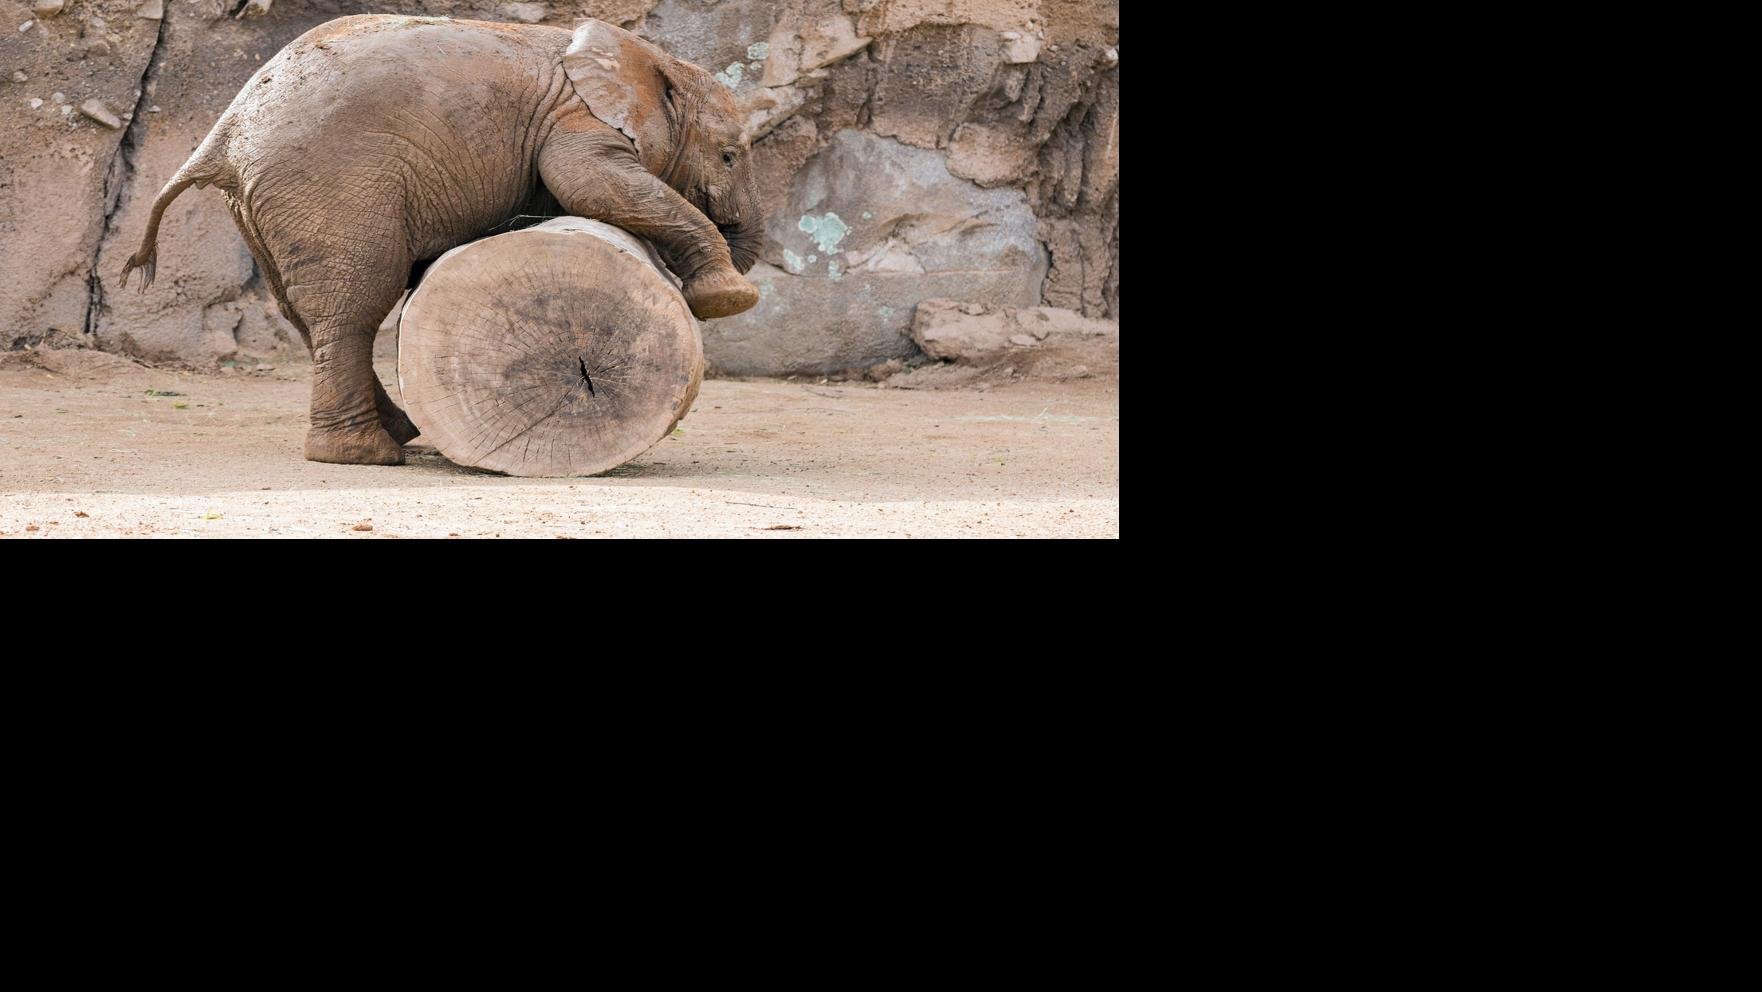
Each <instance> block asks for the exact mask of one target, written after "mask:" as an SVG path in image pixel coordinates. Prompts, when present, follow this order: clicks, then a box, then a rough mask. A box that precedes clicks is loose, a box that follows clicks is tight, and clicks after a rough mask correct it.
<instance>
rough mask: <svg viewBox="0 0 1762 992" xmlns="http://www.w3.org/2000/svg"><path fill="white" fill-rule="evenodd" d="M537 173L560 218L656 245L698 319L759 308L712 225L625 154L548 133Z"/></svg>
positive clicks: (603, 143)
mask: <svg viewBox="0 0 1762 992" xmlns="http://www.w3.org/2000/svg"><path fill="white" fill-rule="evenodd" d="M539 172H540V174H541V175H542V176H543V177H544V181H545V185H546V186H547V187H548V188H549V189H550V191H551V192H552V193H553V194H555V195H556V197H557V202H558V203H559V204H560V205H561V206H562V207H563V209H564V210H567V211H568V212H569V213H571V214H574V215H575V216H577V217H590V218H592V219H594V220H602V221H605V222H606V223H608V224H612V225H615V226H617V227H621V228H624V229H625V230H626V231H629V232H630V233H632V234H635V235H637V236H638V237H642V238H647V239H648V240H649V241H650V242H651V243H652V244H654V246H655V250H656V251H658V252H659V253H660V255H661V259H662V260H663V261H665V262H666V263H667V267H668V268H669V269H672V270H673V272H674V274H676V275H678V276H679V278H680V279H681V280H682V281H683V283H684V285H683V286H682V287H681V289H680V292H681V293H683V294H684V296H685V302H686V304H687V305H689V306H690V307H691V312H692V313H693V314H695V315H696V316H697V317H698V318H700V319H704V320H708V319H710V318H712V317H727V316H730V315H732V314H737V313H740V312H742V311H744V310H749V309H751V308H752V306H753V305H754V304H756V303H758V302H759V291H758V289H757V288H756V287H754V286H753V284H752V283H750V282H747V281H746V278H745V277H744V276H742V275H741V274H740V272H739V271H737V270H736V269H735V268H734V259H733V258H732V257H731V256H730V255H729V252H728V242H726V241H724V240H723V239H722V233H721V232H720V231H718V230H716V225H714V224H712V223H710V219H709V218H708V217H705V216H704V215H703V214H702V213H701V212H700V211H699V210H698V209H697V208H696V207H694V206H692V205H691V203H690V202H689V201H687V200H686V199H685V198H684V197H683V196H680V195H679V194H678V193H677V192H675V191H674V190H673V188H672V187H670V186H668V185H667V184H666V183H664V182H662V181H661V180H659V179H657V178H656V177H655V176H653V175H651V174H650V173H648V172H647V171H645V170H644V169H643V168H642V166H641V164H640V163H639V162H638V161H637V159H636V156H635V155H634V154H631V153H630V151H629V148H628V146H626V147H624V148H619V147H617V146H616V144H615V143H613V142H610V141H608V139H606V138H604V137H602V136H599V135H594V134H580V133H553V134H552V136H551V139H550V140H549V141H547V142H546V144H545V148H544V151H543V152H541V153H540V155H539Z"/></svg>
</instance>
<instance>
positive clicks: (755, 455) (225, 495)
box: [0, 351, 1120, 538]
mask: <svg viewBox="0 0 1762 992" xmlns="http://www.w3.org/2000/svg"><path fill="white" fill-rule="evenodd" d="M380 374H381V377H382V378H383V379H384V380H385V381H386V382H387V383H388V384H393V386H394V387H395V383H396V376H395V374H394V370H393V367H392V366H391V365H389V364H386V363H384V362H382V363H381V366H380ZM309 381H310V366H305V365H290V366H284V367H282V368H278V369H276V370H274V371H271V372H267V373H265V372H261V371H258V372H246V371H235V372H230V373H225V374H207V373H194V372H179V371H171V370H166V369H154V368H147V367H144V366H140V365H137V364H135V363H133V362H129V361H127V360H125V359H122V358H118V357H116V356H112V355H105V354H101V353H97V352H88V351H62V352H22V353H21V352H13V353H9V354H6V355H3V356H0V537H5V538H19V537H116V536H129V537H342V538H380V537H404V538H410V537H432V538H450V537H459V538H475V537H539V538H553V537H568V538H586V537H914V538H924V537H1118V536H1119V530H1120V524H1119V437H1120V433H1119V387H1118V383H1117V382H1116V381H1109V380H1079V381H1075V382H1066V383H1058V384H1050V383H1024V384H1019V385H1010V386H1002V387H999V388H996V389H992V390H990V391H985V392H981V391H944V392H921V391H908V390H900V389H877V388H876V387H875V386H874V385H873V384H868V383H864V384H860V385H859V384H837V383H827V384H822V383H817V382H778V381H755V382H737V381H728V380H711V381H708V382H705V383H704V385H703V389H702V391H701V392H700V393H699V394H698V400H697V405H696V406H694V407H693V408H692V411H691V413H690V414H689V415H688V416H687V417H686V418H685V420H684V421H683V422H681V424H680V429H679V430H678V431H677V432H676V433H675V434H674V435H673V436H671V437H669V438H667V439H666V440H665V441H662V442H661V443H660V444H658V445H656V446H655V447H654V448H653V449H651V450H650V451H649V452H648V453H647V454H644V455H643V456H641V457H639V458H637V459H636V460H635V461H632V462H630V463H628V464H626V465H624V466H623V467H621V468H619V469H615V470H613V471H612V472H610V473H607V474H605V475H601V476H596V477H593V478H582V479H515V478H508V477H505V476H499V475H493V474H489V473H484V472H479V471H476V470H472V469H466V468H461V467H459V466H457V465H454V464H452V463H451V462H449V461H447V460H446V459H445V458H443V457H441V456H440V455H439V454H438V453H436V452H435V451H434V450H433V449H432V448H429V447H426V446H424V445H423V444H422V442H421V440H420V439H418V440H417V441H416V442H415V443H414V444H413V445H412V446H411V447H410V448H408V449H407V452H408V464H405V465H402V466H396V467H374V466H357V465H323V464H318V463H315V462H308V461H305V460H304V459H303V458H301V455H300V450H301V441H302V438H303V437H304V434H305V429H306V399H307V392H308V386H309ZM393 394H394V395H396V390H395V388H393Z"/></svg>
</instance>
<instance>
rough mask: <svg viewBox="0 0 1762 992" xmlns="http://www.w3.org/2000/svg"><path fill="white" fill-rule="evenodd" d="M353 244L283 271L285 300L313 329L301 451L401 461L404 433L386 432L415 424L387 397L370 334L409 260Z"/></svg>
mask: <svg viewBox="0 0 1762 992" xmlns="http://www.w3.org/2000/svg"><path fill="white" fill-rule="evenodd" d="M339 244H340V242H339ZM352 249H353V246H351V248H344V249H341V250H335V251H334V252H333V253H330V254H326V255H323V256H320V257H318V258H317V259H312V260H304V259H303V260H302V261H303V262H304V263H305V264H301V265H297V266H290V267H289V269H290V271H288V272H286V273H285V275H286V277H287V280H288V299H289V302H290V303H292V304H293V306H294V308H295V309H296V310H297V311H299V313H300V316H301V318H302V320H303V322H304V323H305V324H306V326H307V327H308V328H309V329H310V331H311V334H312V407H311V422H310V425H309V427H308V429H307V431H306V458H307V459H308V460H310V461H315V462H338V463H342V464H345V465H402V464H403V463H404V449H403V445H402V444H401V443H400V442H401V441H406V440H409V437H403V438H400V437H396V436H394V434H393V433H392V431H398V432H399V433H405V432H406V431H407V433H408V434H409V435H410V436H414V435H415V428H414V427H413V426H410V425H409V421H408V420H407V419H406V418H404V417H403V412H402V411H400V410H398V409H397V405H396V404H394V403H392V402H391V398H390V397H389V396H387V395H386V393H385V388H384V387H383V386H382V385H380V382H379V376H378V374H377V373H375V372H374V371H373V338H374V332H375V331H376V330H377V329H378V328H379V324H380V321H382V320H384V319H385V315H386V314H387V313H388V312H390V310H391V307H392V304H394V303H396V302H397V298H398V295H399V294H400V293H402V292H403V288H404V287H403V274H404V273H405V272H408V271H409V263H408V262H407V261H406V262H404V263H403V265H402V266H400V265H398V264H397V263H398V261H399V260H398V259H396V258H393V259H391V260H390V262H389V263H388V262H387V261H386V259H384V258H383V257H375V256H374V255H371V254H369V253H367V252H365V251H360V250H358V249H353V250H352ZM381 254H382V255H383V254H384V253H383V252H382V253H381ZM393 254H395V252H394V253H393ZM388 406H389V408H390V409H389V411H388V410H387V409H385V408H386V407H388ZM394 414H395V416H394Z"/></svg>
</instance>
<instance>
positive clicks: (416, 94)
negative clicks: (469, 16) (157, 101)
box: [227, 14, 569, 255]
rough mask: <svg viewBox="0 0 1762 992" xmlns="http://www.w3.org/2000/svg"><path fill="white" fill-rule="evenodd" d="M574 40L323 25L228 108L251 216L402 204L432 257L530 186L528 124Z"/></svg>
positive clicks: (478, 28)
mask: <svg viewBox="0 0 1762 992" xmlns="http://www.w3.org/2000/svg"><path fill="white" fill-rule="evenodd" d="M568 39H569V32H567V31H564V30H563V29H561V28H539V27H538V26H535V25H507V24H492V23H488V22H482V21H457V20H452V19H450V18H440V17H401V16H391V15H381V14H364V15H356V16H351V17H340V18H337V19H335V20H332V21H327V22H325V23H324V24H321V25H319V26H318V27H315V28H313V29H312V30H310V31H308V32H306V33H305V34H303V35H301V36H300V37H298V38H296V39H294V41H292V42H290V43H289V44H288V45H287V47H285V48H283V49H282V50H281V51H280V52H278V53H277V54H276V55H275V57H274V58H272V59H270V60H269V61H268V62H266V63H265V64H264V66H263V68H262V69H261V70H259V71H258V73H257V74H256V75H255V76H253V77H252V78H251V80H250V81H249V82H248V83H246V85H245V89H244V90H243V91H241V93H240V95H239V98H238V99H237V100H235V101H234V105H233V107H232V108H230V109H229V110H228V112H227V113H228V116H229V117H230V118H232V119H231V120H230V121H229V126H228V132H229V136H228V148H227V158H228V160H229V161H230V162H231V163H232V164H233V167H234V169H235V170H236V171H237V172H238V173H239V175H240V185H241V187H242V188H243V190H244V192H245V194H246V200H247V209H249V208H250V207H251V206H252V205H253V202H261V201H263V200H265V199H279V198H286V199H294V200H302V201H303V200H307V199H312V198H314V197H319V198H321V197H323V196H325V195H327V194H325V192H324V190H325V189H326V188H331V189H339V190H353V191H361V192H369V193H371V198H372V199H374V200H376V201H378V202H387V201H391V200H399V199H401V200H404V201H407V214H408V218H409V230H408V231H407V232H406V233H407V234H408V236H409V237H410V239H411V249H412V251H413V252H418V253H421V254H424V255H426V254H427V250H428V249H429V247H430V246H432V245H437V244H438V245H443V246H444V245H450V244H451V243H456V239H458V238H460V237H463V236H468V235H469V233H471V232H472V231H475V230H481V229H482V228H483V227H484V226H486V225H488V224H493V223H495V222H496V221H498V220H501V219H502V218H504V217H506V216H507V215H508V213H510V212H511V210H512V207H513V205H514V204H517V203H518V202H520V201H521V200H522V199H523V198H524V197H525V196H526V195H527V193H528V192H529V191H528V190H527V189H526V188H525V187H526V185H527V184H528V176H529V175H530V172H531V168H530V158H531V155H532V154H533V152H534V149H533V147H532V146H533V135H532V134H531V133H530V130H531V129H530V127H529V122H531V121H533V120H534V119H535V118H537V117H538V116H539V115H538V114H537V110H538V108H539V107H540V105H541V104H542V103H543V102H544V100H545V99H546V94H547V93H548V92H549V90H550V89H552V88H553V86H554V78H555V77H558V74H559V73H560V71H561V70H560V69H559V68H558V59H559V57H560V55H561V53H562V51H563V49H564V48H565V47H567V45H568ZM312 190H318V191H319V192H317V193H316V194H314V193H312V192H310V191H312Z"/></svg>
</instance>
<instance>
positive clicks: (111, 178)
mask: <svg viewBox="0 0 1762 992" xmlns="http://www.w3.org/2000/svg"><path fill="white" fill-rule="evenodd" d="M170 20H171V18H169V17H161V18H160V19H159V22H158V26H157V28H156V30H155V33H154V35H153V51H152V53H151V54H150V55H148V56H147V66H146V68H145V69H143V70H142V71H141V78H140V79H139V80H138V81H137V84H136V86H135V102H134V104H133V105H132V106H130V107H129V110H128V112H129V120H128V126H127V128H126V129H125V130H124V131H123V133H122V140H121V141H119V142H118V143H117V145H116V153H115V154H114V155H112V156H111V158H110V165H109V166H108V167H107V168H106V169H105V172H104V221H103V224H102V225H101V226H100V227H99V229H98V240H97V243H96V244H95V245H93V246H92V267H91V271H90V272H89V273H88V274H87V276H86V283H87V286H88V289H89V293H90V295H89V298H88V300H87V303H86V321H85V332H86V338H87V339H88V340H90V341H94V342H95V341H96V340H97V334H98V319H99V317H100V316H101V315H102V314H103V309H104V280H103V279H102V278H100V276H99V274H98V273H99V263H100V261H101V260H102V259H103V255H104V242H105V241H106V240H107V239H108V238H109V236H110V225H111V223H112V221H113V220H114V219H115V217H116V210H117V207H118V206H119V205H120V204H121V203H122V193H123V188H124V187H125V186H127V185H129V184H130V183H131V182H132V181H133V180H134V177H135V164H134V160H135V147H136V145H137V144H139V142H140V140H141V134H142V132H143V130H144V129H145V128H146V126H147V123H146V121H145V120H143V119H142V118H143V117H144V116H145V115H143V114H142V113H141V108H142V107H143V106H145V105H146V104H147V100H148V97H147V91H148V89H149V88H150V87H151V86H152V84H153V81H154V79H156V78H157V77H158V74H159V67H160V60H161V58H162V57H163V55H164V52H165V31H166V27H165V26H166V23H167V22H169V21H170Z"/></svg>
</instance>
